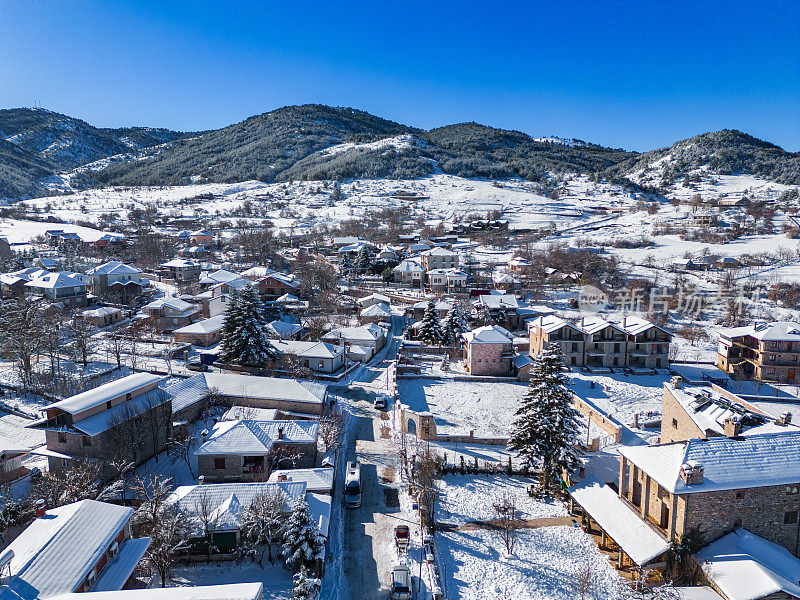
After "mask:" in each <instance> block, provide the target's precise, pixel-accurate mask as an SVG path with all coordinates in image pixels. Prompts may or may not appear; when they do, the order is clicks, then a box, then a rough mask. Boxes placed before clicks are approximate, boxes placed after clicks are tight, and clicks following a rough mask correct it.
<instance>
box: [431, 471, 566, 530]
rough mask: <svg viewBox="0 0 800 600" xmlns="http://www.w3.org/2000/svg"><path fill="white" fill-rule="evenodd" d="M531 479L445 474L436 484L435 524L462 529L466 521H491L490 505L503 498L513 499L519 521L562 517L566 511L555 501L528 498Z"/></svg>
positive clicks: (492, 516)
mask: <svg viewBox="0 0 800 600" xmlns="http://www.w3.org/2000/svg"><path fill="white" fill-rule="evenodd" d="M531 483H533V479H531V478H527V477H507V476H505V475H458V474H448V475H445V476H444V477H442V479H441V480H440V481H439V491H440V494H441V495H440V496H439V504H438V505H437V506H438V513H437V516H436V520H437V521H438V522H441V523H450V524H455V525H463V524H464V523H468V522H470V521H485V520H488V519H492V518H494V515H493V514H492V503H493V502H494V501H495V500H499V499H500V497H501V496H502V495H503V494H512V495H513V496H514V499H515V502H516V507H517V511H518V512H519V518H520V519H541V518H546V517H566V516H567V510H566V508H564V505H562V504H561V503H560V502H558V501H557V500H549V501H544V500H539V499H535V498H531V497H530V496H528V493H527V486H528V485H530V484H531Z"/></svg>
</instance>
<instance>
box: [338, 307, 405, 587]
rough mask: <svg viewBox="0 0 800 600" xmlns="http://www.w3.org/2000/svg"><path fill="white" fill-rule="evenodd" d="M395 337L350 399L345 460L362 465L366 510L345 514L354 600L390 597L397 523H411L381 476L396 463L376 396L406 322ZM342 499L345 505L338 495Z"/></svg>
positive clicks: (398, 323) (347, 572) (347, 582)
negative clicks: (374, 404) (388, 497)
mask: <svg viewBox="0 0 800 600" xmlns="http://www.w3.org/2000/svg"><path fill="white" fill-rule="evenodd" d="M392 325H393V328H392V333H393V335H392V337H391V338H390V339H389V340H388V341H387V347H386V349H385V351H384V352H383V355H382V356H379V357H378V358H376V360H375V363H374V364H370V365H365V366H364V367H362V368H361V369H359V371H358V372H357V374H356V381H355V382H354V383H353V385H352V386H351V387H352V388H353V390H354V392H353V393H352V394H349V395H348V397H347V399H346V404H347V410H348V411H349V413H350V418H349V427H348V435H347V436H346V439H347V440H348V442H347V444H346V446H345V448H344V449H343V450H344V451H343V453H342V458H343V462H344V461H348V460H358V461H359V462H360V463H361V481H362V486H361V487H362V499H361V507H360V508H357V509H350V510H344V511H343V512H344V515H343V519H344V536H343V542H344V547H343V557H342V558H343V560H342V566H343V572H344V573H343V574H344V579H343V583H344V586H345V587H346V589H347V592H348V593H347V594H346V595H344V594H341V593H340V597H342V598H344V597H349V598H351V599H352V600H372V599H378V598H380V599H382V600H383V599H385V598H386V596H387V594H388V589H389V582H390V577H391V568H392V566H393V565H395V564H396V563H397V560H398V558H397V551H396V550H395V548H394V528H395V525H397V524H399V523H401V522H406V521H405V516H404V515H403V513H401V512H400V508H399V507H389V506H387V503H386V495H385V493H384V490H385V489H387V488H392V487H396V486H397V483H388V482H384V481H382V480H381V479H380V478H381V477H382V476H383V475H384V473H385V469H386V468H387V467H390V466H393V465H394V462H395V455H394V444H393V442H392V440H391V439H381V429H380V428H381V424H382V423H386V422H385V421H382V420H381V418H380V413H379V412H378V411H376V410H375V409H373V408H372V406H371V398H373V397H374V395H375V394H376V393H381V392H384V391H387V390H386V369H387V367H388V366H389V364H390V362H391V361H392V360H394V359H395V357H396V356H397V347H398V345H399V341H400V340H399V335H400V334H401V333H402V327H403V323H402V320H401V318H400V317H395V318H394V319H393V323H392ZM337 501H341V498H340V497H337Z"/></svg>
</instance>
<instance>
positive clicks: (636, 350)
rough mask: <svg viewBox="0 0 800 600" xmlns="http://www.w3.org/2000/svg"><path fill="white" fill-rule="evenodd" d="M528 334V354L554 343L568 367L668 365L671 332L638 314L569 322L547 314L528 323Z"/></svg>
mask: <svg viewBox="0 0 800 600" xmlns="http://www.w3.org/2000/svg"><path fill="white" fill-rule="evenodd" d="M528 335H529V337H530V354H531V356H536V355H537V354H539V353H540V352H541V351H542V349H543V348H545V347H546V346H548V345H549V344H552V343H557V344H559V346H561V350H562V352H563V353H564V362H565V364H566V365H568V366H577V367H595V368H605V369H608V368H631V369H665V368H667V366H668V365H669V345H670V341H671V339H672V335H671V334H670V333H669V332H668V331H667V330H666V329H664V328H663V327H659V326H658V325H656V324H654V323H651V322H650V321H647V320H645V319H641V318H639V317H625V318H623V319H620V320H617V321H611V320H606V319H604V318H601V317H590V318H583V319H580V320H579V321H577V322H575V323H570V322H567V321H565V320H564V319H562V318H560V317H557V316H555V315H548V316H544V317H539V318H537V319H534V320H533V321H531V322H529V324H528Z"/></svg>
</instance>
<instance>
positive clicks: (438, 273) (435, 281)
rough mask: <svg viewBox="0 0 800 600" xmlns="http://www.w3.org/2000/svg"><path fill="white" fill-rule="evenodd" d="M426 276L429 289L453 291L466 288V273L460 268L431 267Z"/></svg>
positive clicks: (461, 290) (460, 290)
mask: <svg viewBox="0 0 800 600" xmlns="http://www.w3.org/2000/svg"><path fill="white" fill-rule="evenodd" d="M427 278H428V287H429V288H430V289H431V291H438V292H445V291H446V292H451V293H455V292H463V291H464V290H466V289H467V274H466V273H464V271H462V270H461V269H455V268H453V269H433V270H431V271H428V273H427Z"/></svg>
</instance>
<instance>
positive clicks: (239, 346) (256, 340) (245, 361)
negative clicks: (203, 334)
mask: <svg viewBox="0 0 800 600" xmlns="http://www.w3.org/2000/svg"><path fill="white" fill-rule="evenodd" d="M265 326H266V318H265V309H264V303H263V302H261V299H260V298H259V297H258V294H257V293H256V291H255V290H254V289H252V288H245V289H243V290H242V291H240V292H237V293H235V294H234V295H233V297H232V298H231V301H230V304H229V305H228V309H227V310H226V311H225V321H224V322H223V325H222V360H223V361H225V362H231V363H235V364H239V365H248V366H262V365H264V364H265V363H267V362H269V361H270V360H271V359H273V358H274V357H275V355H276V352H275V348H273V346H272V344H270V342H269V340H268V338H267V334H266V330H265Z"/></svg>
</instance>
